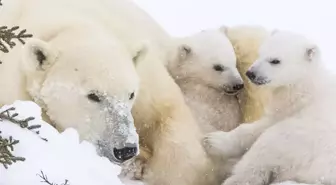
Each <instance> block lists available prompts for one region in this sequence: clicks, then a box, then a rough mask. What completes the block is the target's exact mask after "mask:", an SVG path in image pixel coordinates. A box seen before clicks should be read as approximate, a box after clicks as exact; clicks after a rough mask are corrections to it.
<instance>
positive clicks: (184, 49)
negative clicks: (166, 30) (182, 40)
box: [178, 44, 192, 61]
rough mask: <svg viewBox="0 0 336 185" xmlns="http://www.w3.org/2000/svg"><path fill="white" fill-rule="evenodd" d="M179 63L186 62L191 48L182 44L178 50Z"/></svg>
mask: <svg viewBox="0 0 336 185" xmlns="http://www.w3.org/2000/svg"><path fill="white" fill-rule="evenodd" d="M178 50H179V52H178V53H179V58H180V61H184V60H186V59H187V58H188V57H189V56H190V55H191V54H192V48H191V47H190V46H188V45H186V44H182V45H180V46H179V48H178Z"/></svg>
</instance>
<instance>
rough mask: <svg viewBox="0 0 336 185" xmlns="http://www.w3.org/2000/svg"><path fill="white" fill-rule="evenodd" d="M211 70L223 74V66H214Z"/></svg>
mask: <svg viewBox="0 0 336 185" xmlns="http://www.w3.org/2000/svg"><path fill="white" fill-rule="evenodd" d="M213 69H214V70H215V71H219V72H223V71H224V66H223V65H220V64H215V65H214V66H213Z"/></svg>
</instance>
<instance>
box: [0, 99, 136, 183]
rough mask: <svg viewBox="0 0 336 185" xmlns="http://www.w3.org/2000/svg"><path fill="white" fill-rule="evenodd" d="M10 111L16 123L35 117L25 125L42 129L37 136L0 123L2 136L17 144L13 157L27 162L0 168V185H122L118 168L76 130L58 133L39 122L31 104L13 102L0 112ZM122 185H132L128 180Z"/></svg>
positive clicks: (38, 114) (29, 131)
mask: <svg viewBox="0 0 336 185" xmlns="http://www.w3.org/2000/svg"><path fill="white" fill-rule="evenodd" d="M10 107H15V108H16V110H14V111H11V112H10V113H11V114H14V113H18V114H19V115H18V116H17V117H16V119H20V120H21V119H26V118H28V117H34V118H35V119H34V120H32V121H30V122H28V123H29V126H31V125H41V128H39V129H38V130H39V134H37V133H35V132H34V131H31V130H28V129H22V128H20V126H18V125H16V124H13V123H11V122H9V121H6V120H2V121H1V124H0V131H2V133H1V136H2V137H4V138H9V136H12V137H13V138H14V139H16V140H19V141H20V142H19V143H18V144H17V145H15V147H14V151H13V155H14V156H19V157H24V158H25V159H26V160H25V161H23V162H21V161H18V162H16V163H14V164H13V165H10V166H9V167H8V169H5V168H4V167H3V166H0V185H22V184H25V185H39V184H46V182H44V181H45V180H48V181H49V182H50V183H55V184H58V185H86V184H87V185H92V184H95V185H123V183H122V182H121V180H120V179H119V178H118V174H119V173H120V171H121V169H120V167H119V166H117V165H115V164H113V163H111V162H110V161H109V160H108V159H107V158H105V157H100V156H98V155H97V153H96V150H95V147H94V146H93V145H92V144H90V143H89V142H87V141H80V140H79V135H78V133H77V131H76V130H74V129H72V128H69V129H66V130H65V131H64V132H62V133H59V132H58V131H57V130H56V129H54V128H53V127H52V126H51V125H49V124H48V123H46V122H44V121H43V120H42V118H41V108H40V107H39V106H38V105H37V104H35V103H34V102H30V101H15V102H14V103H13V104H12V105H6V106H4V107H2V108H1V109H0V112H2V111H4V110H7V109H8V108H10ZM44 139H47V141H45V140H44ZM43 178H44V179H43ZM125 183H126V184H134V183H133V181H131V180H125Z"/></svg>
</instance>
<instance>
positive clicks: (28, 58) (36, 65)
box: [23, 39, 58, 71]
mask: <svg viewBox="0 0 336 185" xmlns="http://www.w3.org/2000/svg"><path fill="white" fill-rule="evenodd" d="M57 54H58V52H57V51H56V50H55V49H52V48H51V46H50V44H48V43H47V42H44V41H42V40H40V39H30V40H29V41H28V42H27V43H26V44H25V46H24V49H23V62H24V63H23V65H24V67H25V69H26V70H30V71H46V70H48V69H49V68H50V66H51V65H53V64H54V62H55V61H56V58H57Z"/></svg>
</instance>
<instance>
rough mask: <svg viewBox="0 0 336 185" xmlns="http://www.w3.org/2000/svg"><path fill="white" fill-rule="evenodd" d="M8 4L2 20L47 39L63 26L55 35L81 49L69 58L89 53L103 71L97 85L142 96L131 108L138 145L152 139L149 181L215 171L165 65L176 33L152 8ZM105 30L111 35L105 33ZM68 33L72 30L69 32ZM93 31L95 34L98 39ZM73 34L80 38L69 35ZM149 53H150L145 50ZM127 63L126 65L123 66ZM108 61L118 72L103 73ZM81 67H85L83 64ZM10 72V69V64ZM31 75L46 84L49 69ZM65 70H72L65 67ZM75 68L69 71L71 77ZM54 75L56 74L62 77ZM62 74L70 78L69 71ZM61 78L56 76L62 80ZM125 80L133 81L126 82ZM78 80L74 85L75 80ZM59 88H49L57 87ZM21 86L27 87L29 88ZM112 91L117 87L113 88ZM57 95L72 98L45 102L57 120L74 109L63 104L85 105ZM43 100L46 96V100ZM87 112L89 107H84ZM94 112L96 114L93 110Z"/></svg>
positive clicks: (102, 3) (87, 0) (46, 0)
mask: <svg viewBox="0 0 336 185" xmlns="http://www.w3.org/2000/svg"><path fill="white" fill-rule="evenodd" d="M17 2H19V4H18V3H17ZM3 4H4V7H6V8H7V7H9V6H10V5H11V4H12V8H13V9H10V10H9V8H8V12H7V13H8V14H7V16H3V15H6V14H3V15H2V16H1V18H2V19H3V20H2V21H1V24H4V25H9V26H10V25H20V26H22V27H23V28H26V29H28V30H29V31H30V32H32V33H34V35H35V37H37V38H39V39H41V40H45V41H48V40H54V39H55V38H58V34H59V33H62V34H63V33H64V34H67V35H68V37H67V38H64V39H63V40H59V41H58V44H59V45H60V46H58V47H60V49H63V48H67V49H69V50H70V49H71V52H75V53H76V55H74V53H72V54H73V56H72V57H73V58H71V59H70V60H71V61H78V62H81V60H84V59H85V61H86V60H88V61H86V62H88V66H89V67H88V68H85V69H84V71H85V72H87V73H90V74H92V73H94V74H92V75H89V76H99V78H98V77H95V78H93V79H94V80H93V79H91V80H92V81H89V82H90V84H94V85H96V86H99V88H105V86H108V87H113V90H119V91H122V92H123V93H126V89H127V93H126V94H127V95H124V96H125V97H127V98H130V99H131V100H126V101H130V105H131V104H132V103H133V102H132V101H133V99H134V97H137V98H136V101H135V105H134V106H133V109H132V115H133V117H134V120H135V124H136V127H137V130H138V133H139V135H140V142H141V145H142V146H145V147H147V148H148V150H149V151H150V153H149V156H150V159H149V160H148V169H149V172H151V173H148V174H149V175H148V176H147V178H145V181H147V182H148V184H153V185H156V184H158V185H169V184H179V185H191V184H193V185H196V184H200V185H203V184H210V182H209V181H208V180H210V179H212V174H211V173H212V172H211V168H212V165H211V161H210V160H209V159H208V158H207V155H206V153H205V152H204V150H203V148H202V146H201V143H200V142H199V140H200V138H201V132H200V130H199V128H198V127H197V124H196V123H195V121H194V119H193V117H192V115H191V112H190V110H189V108H188V107H187V106H186V105H185V102H184V98H183V95H182V93H181V91H180V89H179V87H178V86H177V85H176V84H175V83H174V80H173V79H172V78H171V77H170V76H169V74H168V72H167V71H166V69H165V67H164V65H163V64H164V63H166V62H167V61H168V60H169V59H170V58H169V56H168V53H169V52H170V51H171V48H170V39H171V38H170V37H169V36H168V34H166V33H165V32H164V31H163V29H162V28H161V27H160V26H159V25H158V24H157V23H156V22H155V21H154V20H153V19H152V18H151V17H150V16H148V15H147V14H146V13H145V12H144V11H142V10H141V9H140V8H138V7H137V6H136V5H135V4H134V3H132V2H130V1H127V0H13V1H12V0H5V1H3ZM15 10H16V12H15ZM1 13H3V10H1ZM8 15H10V16H8ZM83 24H84V25H93V26H91V27H89V28H90V29H87V27H85V26H82V25H83ZM69 28H73V29H72V30H74V32H71V33H70V32H69V33H68V32H67V31H68V29H69ZM96 29H98V31H97V30H96ZM75 31H76V32H75ZM71 34H72V35H71ZM106 34H107V35H108V36H107V37H108V38H109V39H104V36H106ZM112 34H113V35H112ZM113 36H116V37H117V38H118V39H119V40H121V41H122V43H123V44H125V46H126V48H127V50H128V54H127V53H126V52H123V51H120V50H121V49H115V48H116V46H115V45H111V43H113V42H114V40H113V41H112V40H111V39H112V38H113ZM71 37H73V38H72V39H71ZM95 39H98V40H96V41H95ZM114 39H115V38H114ZM71 40H76V41H73V42H69V41H71ZM77 40H78V41H77ZM143 40H150V43H151V44H150V45H151V46H150V48H145V49H144V50H143V48H144V47H146V46H143V44H142V42H143ZM62 44H63V45H64V46H63V45H62ZM76 44H77V45H76ZM109 44H110V45H109ZM145 45H146V44H145ZM112 46H113V47H112ZM77 48H78V49H77ZM139 48H140V49H139ZM93 51H95V52H98V54H97V58H95V57H94V56H89V54H90V53H93ZM174 52H175V51H174ZM176 52H178V51H176ZM176 52H175V54H176ZM12 53H14V52H12ZM118 53H119V54H120V55H118ZM145 53H146V55H145V56H144V55H142V54H145ZM79 54H80V55H79ZM114 54H115V55H114ZM129 54H130V55H132V56H134V60H135V61H136V70H137V73H138V75H139V76H140V81H141V85H140V90H139V91H137V90H136V87H137V86H136V85H133V86H132V87H133V88H131V87H130V86H131V84H128V83H131V82H133V83H136V81H137V80H136V78H134V81H132V78H131V77H132V75H134V71H132V67H131V66H130V63H129V62H127V61H124V60H123V58H122V57H126V58H127V56H128V55H129ZM138 54H140V55H138ZM6 56H8V55H6ZM81 56H83V57H81ZM5 60H6V59H4V61H5ZM89 60H91V61H94V63H95V65H92V62H89ZM98 61H99V62H98ZM103 61H108V62H110V65H111V66H107V63H108V62H106V63H103ZM101 63H102V64H104V65H102V64H101ZM116 63H117V64H118V65H116ZM123 63H125V66H123V65H121V64H123ZM47 64H48V63H47ZM119 64H120V66H119ZM48 65H49V64H48ZM58 65H60V64H58V63H57V65H55V66H58ZM121 66H122V67H123V68H121ZM91 67H92V68H93V69H94V68H99V70H98V71H91ZM128 67H129V70H126V69H128ZM17 68H18V65H17V66H12V68H11V70H10V71H12V73H11V74H12V75H13V74H15V73H14V71H15V70H17ZM124 68H126V69H124ZM65 69H67V68H66V66H62V70H65ZM71 69H72V70H73V73H75V71H76V70H77V67H74V66H72V68H69V70H71ZM88 69H90V70H88ZM107 69H108V70H111V73H112V74H114V73H115V74H116V75H120V76H117V77H113V75H106V76H104V73H102V72H103V71H102V70H107ZM6 70H7V69H6ZM78 70H79V71H82V70H81V69H78ZM48 71H49V70H48ZM50 71H52V70H50ZM85 72H83V73H84V74H82V75H81V77H83V78H84V79H85V76H86V75H85ZM7 73H10V72H9V71H8V72H7ZM55 73H56V72H55ZM63 73H65V72H62V75H63ZM69 73H71V72H69ZM34 75H36V76H37V77H39V78H38V79H37V80H36V81H37V82H36V84H38V85H41V82H40V81H43V79H40V78H41V77H42V78H43V77H44V73H43V72H40V71H38V72H37V73H36V74H34ZM64 75H65V76H67V75H66V74H64ZM69 75H70V74H69ZM100 75H103V76H100ZM47 76H49V75H47ZM74 76H75V75H74V74H72V77H74ZM34 77H35V76H34ZM100 77H102V78H100ZM119 77H120V78H119ZM59 78H61V77H59ZM122 78H125V79H128V80H129V81H127V82H128V83H125V84H124V82H123V81H122V80H121V81H119V80H120V79H122ZM20 80H23V79H20ZM54 80H56V81H57V80H59V79H54ZM64 80H65V81H66V80H67V79H64ZM78 81H79V82H78V83H82V82H83V83H84V82H86V81H87V80H83V79H78ZM117 82H120V83H117ZM62 83H63V82H62ZM62 83H57V84H60V85H61V84H62ZM76 83H77V82H76ZM102 83H104V84H102ZM36 84H30V85H32V86H31V87H29V88H30V89H31V90H34V92H33V95H34V96H37V101H38V102H40V100H41V102H43V101H44V99H43V98H44V97H40V95H41V94H39V92H38V90H36V88H37V89H38V88H39V87H35V85H36ZM50 84H53V83H50ZM54 84H55V83H54ZM126 84H127V85H129V86H127V88H124V86H126ZM9 85H10V84H9V83H7V84H5V85H4V86H5V87H10V86H9ZM50 86H51V85H50ZM55 88H56V87H55ZM75 88H76V86H74V89H75ZM97 88H98V87H97ZM130 89H132V90H130ZM62 90H67V89H62ZM59 91H60V90H57V91H55V90H54V91H48V92H49V93H54V92H59ZM18 92H19V93H22V92H24V88H23V89H20V90H19V91H18ZM133 92H134V93H133ZM110 93H111V94H116V95H119V94H118V93H116V92H114V91H112V90H111V92H110ZM120 93H121V92H120ZM31 94H32V93H31ZM51 95H52V96H55V94H48V95H46V97H48V96H51ZM6 96H10V93H8V94H7V95H2V97H4V98H6ZM27 96H28V97H27ZM27 96H18V97H14V98H13V99H23V98H29V96H32V95H27ZM120 96H121V95H120ZM70 97H72V96H70ZM58 98H61V99H62V98H63V99H65V98H67V100H69V102H68V103H67V104H66V106H56V107H55V108H54V109H53V111H54V112H53V113H50V111H49V108H50V105H48V107H44V108H46V109H48V112H49V115H50V117H51V118H52V119H53V120H55V119H56V117H57V118H63V119H66V118H67V117H69V116H72V115H71V114H70V111H69V109H65V108H64V107H71V108H72V109H73V110H77V109H79V108H81V107H83V106H84V107H86V106H87V105H86V104H79V103H77V102H76V103H74V102H72V101H73V100H72V99H69V98H68V96H67V95H65V96H57V97H56V98H55V104H56V105H58V104H57V103H58V102H57V101H56V100H59V99H58ZM91 98H92V99H93V100H97V101H99V97H98V98H97V96H95V94H94V95H93V96H91ZM45 103H46V102H43V104H45ZM43 104H42V105H43ZM40 105H41V104H40ZM59 107H62V108H59ZM57 108H58V109H62V114H61V113H59V112H57V110H58V109H57ZM54 114H55V115H54ZM82 115H86V113H83V114H82ZM92 115H95V114H94V113H92ZM97 115H99V114H97ZM72 117H73V116H72ZM76 118H78V115H77V116H76V117H73V119H72V120H71V121H72V123H83V122H84V121H82V120H81V119H76ZM81 118H85V117H81ZM85 120H86V119H85ZM88 120H89V119H88ZM55 121H56V123H57V124H61V125H60V126H61V127H67V126H69V124H62V123H60V122H59V121H57V120H55ZM93 121H95V120H93ZM70 126H74V125H70ZM76 126H77V129H78V128H79V129H81V128H88V127H87V125H76ZM86 134H87V133H86V132H85V131H84V132H81V135H82V136H83V137H84V136H86ZM140 155H143V154H142V152H140ZM172 164H173V165H172ZM204 174H206V175H204Z"/></svg>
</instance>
